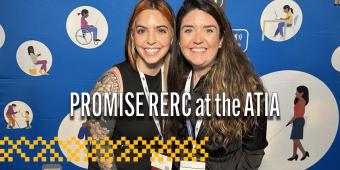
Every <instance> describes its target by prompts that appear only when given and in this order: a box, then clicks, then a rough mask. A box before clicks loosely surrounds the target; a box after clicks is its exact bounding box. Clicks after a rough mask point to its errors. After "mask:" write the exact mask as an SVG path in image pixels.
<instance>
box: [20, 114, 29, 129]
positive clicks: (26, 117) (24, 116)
mask: <svg viewBox="0 0 340 170" xmlns="http://www.w3.org/2000/svg"><path fill="white" fill-rule="evenodd" d="M22 117H23V118H24V119H25V122H26V129H30V128H31V125H30V119H31V116H30V112H28V111H27V110H26V111H25V113H24V114H22Z"/></svg>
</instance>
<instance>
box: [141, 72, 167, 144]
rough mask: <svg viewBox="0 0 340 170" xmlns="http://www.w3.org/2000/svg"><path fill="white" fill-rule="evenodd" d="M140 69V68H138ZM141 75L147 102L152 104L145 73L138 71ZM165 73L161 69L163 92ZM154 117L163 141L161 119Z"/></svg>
mask: <svg viewBox="0 0 340 170" xmlns="http://www.w3.org/2000/svg"><path fill="white" fill-rule="evenodd" d="M137 69H138V68H137ZM138 73H139V77H140V80H141V81H142V85H143V89H144V93H145V97H146V101H147V102H148V104H149V103H150V102H149V98H150V91H149V87H148V84H147V83H146V78H145V75H144V73H142V72H140V71H138ZM163 73H164V66H162V67H161V74H162V75H161V77H162V91H163V90H165V89H164V80H163V79H164V77H163ZM152 117H153V120H154V122H155V124H156V126H157V130H158V132H159V135H160V136H161V138H162V139H163V134H162V129H161V124H160V123H159V119H158V118H157V117H156V116H155V115H154V114H152ZM163 129H164V120H163Z"/></svg>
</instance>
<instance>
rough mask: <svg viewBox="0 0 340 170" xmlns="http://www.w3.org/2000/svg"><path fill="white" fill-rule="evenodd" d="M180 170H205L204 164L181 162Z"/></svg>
mask: <svg viewBox="0 0 340 170" xmlns="http://www.w3.org/2000/svg"><path fill="white" fill-rule="evenodd" d="M179 169H180V170H205V162H193V161H181V163H180V167H179Z"/></svg>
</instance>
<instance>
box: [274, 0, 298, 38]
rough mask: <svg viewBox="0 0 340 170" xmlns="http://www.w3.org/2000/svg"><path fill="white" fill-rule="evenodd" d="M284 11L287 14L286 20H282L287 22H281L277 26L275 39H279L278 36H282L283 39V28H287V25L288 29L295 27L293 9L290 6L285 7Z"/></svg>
mask: <svg viewBox="0 0 340 170" xmlns="http://www.w3.org/2000/svg"><path fill="white" fill-rule="evenodd" d="M283 11H284V13H286V14H287V17H286V18H280V19H281V20H285V22H280V23H278V25H277V28H276V31H275V34H274V38H276V37H277V35H278V34H280V35H281V37H283V28H284V26H285V24H287V25H286V26H287V27H291V26H292V25H293V13H294V12H293V8H291V7H290V6H289V5H285V6H283Z"/></svg>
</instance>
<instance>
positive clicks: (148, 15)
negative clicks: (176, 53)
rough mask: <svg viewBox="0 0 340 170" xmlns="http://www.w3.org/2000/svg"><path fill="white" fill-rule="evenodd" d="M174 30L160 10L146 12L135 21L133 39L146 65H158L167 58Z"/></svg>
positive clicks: (139, 55)
mask: <svg viewBox="0 0 340 170" xmlns="http://www.w3.org/2000/svg"><path fill="white" fill-rule="evenodd" d="M172 34H173V33H172V28H171V25H170V23H169V22H168V20H167V19H166V18H165V17H164V16H163V14H162V13H160V12H159V11H158V10H144V11H142V12H141V13H140V14H139V15H138V16H137V17H136V19H135V23H134V26H133V31H132V39H133V42H134V45H135V48H136V50H137V54H138V57H141V58H142V60H143V61H144V63H146V64H157V63H159V62H161V61H163V60H162V59H163V58H164V57H165V56H166V54H167V53H168V51H169V48H170V45H171V41H172Z"/></svg>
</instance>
